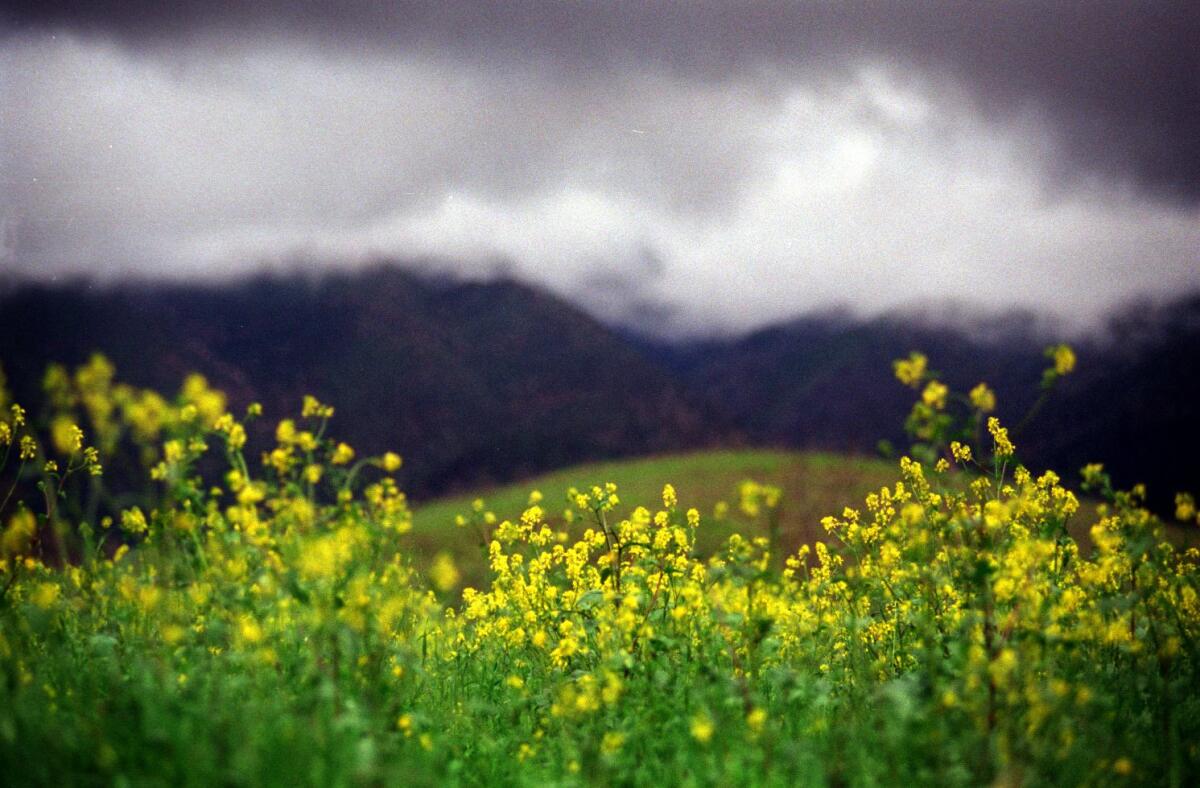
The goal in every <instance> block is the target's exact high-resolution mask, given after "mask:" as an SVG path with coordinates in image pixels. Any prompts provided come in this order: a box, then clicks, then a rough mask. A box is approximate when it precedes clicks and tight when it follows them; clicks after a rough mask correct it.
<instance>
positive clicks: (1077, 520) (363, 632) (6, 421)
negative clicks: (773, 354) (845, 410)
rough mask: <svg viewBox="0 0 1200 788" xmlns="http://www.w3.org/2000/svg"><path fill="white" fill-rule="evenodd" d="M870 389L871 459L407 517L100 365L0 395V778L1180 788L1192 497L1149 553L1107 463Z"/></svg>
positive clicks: (325, 426)
mask: <svg viewBox="0 0 1200 788" xmlns="http://www.w3.org/2000/svg"><path fill="white" fill-rule="evenodd" d="M1047 356H1048V359H1049V362H1048V363H1049V366H1048V368H1047V369H1046V372H1045V375H1044V377H1043V380H1042V390H1043V393H1044V396H1050V395H1052V391H1053V388H1054V385H1055V384H1056V382H1057V381H1058V380H1059V379H1060V378H1061V377H1063V376H1065V375H1068V374H1070V373H1071V372H1072V370H1073V368H1074V364H1075V359H1074V354H1073V353H1072V351H1071V350H1070V349H1069V348H1067V347H1066V346H1056V347H1054V348H1051V349H1049V350H1048V352H1047ZM893 371H894V373H895V377H896V378H897V382H895V383H893V385H902V386H908V387H910V388H911V389H912V393H913V400H914V404H913V409H912V412H911V414H910V416H909V420H908V424H907V427H908V429H909V432H910V434H911V436H912V440H913V445H912V447H911V451H910V452H909V454H908V455H907V456H904V457H902V458H901V459H899V460H898V461H896V462H891V461H887V462H885V461H882V460H876V459H868V458H854V457H839V456H834V455H828V454H821V453H803V452H783V451H769V450H730V451H711V452H700V453H694V454H687V455H679V456H662V457H652V458H646V459H635V460H623V461H619V462H610V463H599V464H593V465H585V466H579V467H575V468H569V469H565V470H563V471H560V472H556V473H552V474H549V475H545V476H542V477H538V478H535V479H531V480H528V481H527V482H524V483H521V484H518V485H512V486H506V487H501V488H496V489H491V490H482V491H479V492H478V493H477V494H469V495H463V496H458V497H453V498H449V499H445V500H440V501H434V502H430V503H427V504H424V505H422V506H420V507H417V508H416V509H415V511H414V509H413V507H411V506H410V504H409V501H408V498H407V497H406V496H405V494H404V492H403V491H402V490H401V489H400V488H399V485H398V484H397V482H396V480H395V476H396V473H397V472H398V471H399V470H400V468H401V467H402V464H403V460H402V458H401V457H400V456H399V454H397V453H394V452H387V453H384V454H382V455H379V456H367V457H364V456H359V455H358V453H357V452H356V451H355V449H354V448H353V447H352V446H350V445H348V444H347V443H345V442H342V441H340V440H339V439H338V438H337V436H336V435H334V434H331V431H330V429H331V428H330V425H331V417H332V416H333V414H334V406H333V405H329V404H326V403H322V402H319V401H317V400H316V399H314V398H312V397H307V398H305V399H304V401H303V402H302V403H297V405H298V406H299V407H298V412H297V413H296V414H292V415H290V416H289V415H287V414H270V417H271V418H272V419H273V421H272V423H273V425H274V427H273V430H272V435H273V440H272V441H271V443H270V445H268V446H264V447H257V448H256V450H253V451H252V450H251V448H250V447H249V446H248V430H247V425H248V424H250V423H251V422H254V421H256V420H259V419H264V418H268V415H267V414H264V413H263V409H262V408H261V406H259V405H256V404H252V405H250V406H249V407H248V408H246V409H245V410H244V411H241V412H237V413H234V412H232V411H231V410H230V409H229V407H228V398H227V397H226V396H225V395H224V394H223V393H222V392H220V391H217V390H215V389H212V388H211V387H209V385H208V383H207V381H205V380H204V379H203V378H202V377H199V376H191V377H189V378H187V379H186V380H185V382H184V384H183V386H182V387H181V389H180V390H179V392H178V393H177V394H174V395H171V396H165V395H162V394H159V393H157V392H154V391H150V390H146V389H138V388H136V387H133V386H129V385H125V384H122V383H120V382H118V379H117V378H116V374H115V370H114V369H113V368H112V366H111V365H110V364H108V363H107V361H106V360H105V359H103V358H102V357H95V358H93V359H92V361H90V362H89V363H88V364H86V365H84V366H82V367H79V368H78V369H75V370H68V369H66V368H63V367H57V366H56V367H51V368H50V369H49V370H48V371H47V373H46V376H45V380H44V390H45V395H46V401H45V403H43V404H40V405H39V406H38V407H37V408H36V409H34V408H32V407H30V408H27V407H25V406H24V405H22V404H18V403H15V402H12V401H11V398H10V397H9V396H8V395H7V393H6V391H5V389H4V387H3V385H2V380H0V408H2V409H3V420H2V421H0V524H2V525H3V533H2V535H0V775H3V778H4V783H5V784H6V785H64V784H86V785H92V784H94V785H213V784H223V785H281V786H282V785H287V786H294V785H319V786H357V785H364V786H371V785H584V784H595V785H652V784H653V785H659V784H671V785H676V784H679V785H730V784H737V785H813V786H840V785H876V784H885V785H893V784H922V785H924V784H933V785H978V784H995V785H1052V784H1053V785H1057V784H1073V785H1093V784H1099V785H1110V784H1156V785H1157V784H1162V785H1172V786H1182V785H1190V784H1195V783H1196V782H1197V781H1198V780H1200V694H1198V693H1197V690H1196V688H1197V687H1198V686H1200V572H1198V571H1197V567H1198V564H1200V550H1197V549H1196V547H1195V544H1196V540H1195V536H1194V534H1195V533H1196V530H1197V523H1198V515H1197V510H1196V505H1195V501H1194V498H1193V497H1192V496H1190V495H1188V494H1186V493H1182V492H1181V493H1180V495H1179V496H1178V497H1177V498H1176V501H1175V502H1176V506H1175V511H1174V512H1171V513H1169V514H1172V515H1174V518H1173V519H1176V520H1179V521H1181V522H1180V523H1177V524H1174V525H1169V524H1167V523H1165V522H1164V521H1163V520H1162V519H1161V518H1160V517H1158V516H1156V515H1155V514H1154V513H1152V512H1150V511H1149V510H1148V509H1147V508H1146V507H1145V505H1144V500H1145V491H1144V490H1142V489H1139V488H1134V489H1132V490H1119V489H1114V488H1113V486H1112V484H1111V481H1110V479H1109V477H1108V475H1107V474H1106V473H1105V471H1104V468H1103V467H1102V466H1101V465H1089V466H1087V467H1086V468H1083V469H1062V470H1061V472H1060V473H1055V472H1053V471H1048V470H1045V469H1026V468H1025V467H1023V466H1022V465H1021V463H1020V459H1019V458H1020V454H1019V450H1020V447H1019V440H1020V438H1019V437H1016V436H1019V433H1015V431H1014V433H1015V435H1014V434H1010V431H1009V427H1008V426H1007V425H1005V424H1003V423H1001V422H1000V420H999V419H997V418H996V417H995V416H994V415H993V413H994V410H995V407H996V401H995V400H996V397H995V394H994V392H993V391H992V390H991V389H990V388H989V387H988V386H987V385H986V384H984V383H980V384H979V385H978V386H976V387H974V388H973V389H971V390H970V391H968V392H964V393H957V392H953V391H951V390H950V389H949V388H948V387H947V386H946V385H944V384H943V383H942V382H941V381H940V380H938V379H937V378H936V377H935V376H934V375H933V374H931V373H930V372H929V368H928V366H927V360H926V359H925V357H924V356H921V355H920V354H916V353H914V354H912V355H911V356H910V357H908V358H906V359H901V360H899V361H897V362H896V363H895V365H894V369H893ZM414 448H415V449H417V450H419V447H414ZM1185 529H1191V530H1185Z"/></svg>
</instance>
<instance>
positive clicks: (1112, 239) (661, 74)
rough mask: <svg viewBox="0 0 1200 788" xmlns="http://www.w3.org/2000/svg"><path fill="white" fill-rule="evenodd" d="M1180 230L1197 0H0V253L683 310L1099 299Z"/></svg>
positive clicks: (1194, 193)
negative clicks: (399, 281) (400, 278)
mask: <svg viewBox="0 0 1200 788" xmlns="http://www.w3.org/2000/svg"><path fill="white" fill-rule="evenodd" d="M167 6H169V9H168V8H166V7H167ZM1198 250H1200V4H1196V3H1187V2H1175V1H1174V0H1171V1H1169V2H1162V3H1136V2H1129V1H1128V0H1124V1H1122V2H1111V3H1108V2H1092V3H1076V2H1066V0H1048V1H1047V2H1044V3H1016V2H1008V3H976V2H928V3H915V2H910V3H787V4H773V3H762V2H744V3H743V2H735V1H734V0H724V1H723V2H712V3H706V2H694V1H693V2H678V3H626V2H616V1H615V0H607V1H606V2H597V3H584V2H559V3H549V2H546V3H531V2H509V3H504V4H494V5H493V4H487V3H475V2H457V3H455V2H411V3H403V2H399V3H397V2H384V1H382V0H361V1H360V2H352V1H350V0H340V1H339V2H326V3H316V2H296V3H286V2H283V1H282V0H258V1H257V2H256V1H254V0H247V1H246V2H232V1H224V2H223V1H222V0H194V1H193V0H185V1H184V2H175V3H159V2H154V1H153V0H141V1H138V0H133V1H130V2H106V1H105V0H80V2H76V3H73V2H66V3H59V2H46V1H45V0H43V1H42V2H37V1H35V2H30V3H22V2H18V3H7V2H5V3H2V4H0V272H2V273H4V274H18V275H26V276H36V277H40V278H62V277H64V276H67V275H70V274H74V273H79V272H85V273H89V274H92V275H95V276H97V277H104V278H113V277H121V276H127V275H140V276H153V277H173V278H179V277H208V278H212V277H228V276H231V275H238V274H241V273H245V272H247V271H252V270H255V269H257V268H260V267H263V266H267V267H282V268H286V267H289V266H293V265H304V266H314V265H317V266H324V265H336V266H354V265H361V264H363V263H364V262H371V261H377V260H380V259H395V260H401V261H414V260H417V261H421V264H422V265H425V266H432V267H435V268H439V269H445V270H450V271H454V272H458V273H460V274H463V275H467V276H489V275H494V274H497V273H503V274H508V275H515V276H517V277H519V278H523V279H527V280H530V281H533V282H537V283H540V284H542V285H545V286H548V287H550V288H551V289H553V290H555V291H556V292H559V293H561V294H564V295H566V296H568V297H570V298H572V299H574V300H576V301H577V302H579V303H581V304H583V305H584V306H586V307H588V308H590V309H592V310H593V311H595V312H597V313H598V314H601V315H602V316H605V317H608V318H614V319H619V320H627V321H632V322H635V323H637V324H639V325H642V326H643V327H651V328H654V329H656V330H660V331H664V332H680V331H683V332H689V331H690V332H694V331H712V330H740V329H745V328H749V327H753V326H757V325H762V324H764V323H767V322H770V321H773V320H778V319H783V318H787V317H790V316H794V315H795V314H797V313H799V312H803V311H806V310H811V309H820V308H825V307H829V306H833V305H838V304H846V305H849V306H851V307H853V308H855V309H857V310H861V311H863V312H867V313H870V312H876V311H879V310H884V309H889V308H893V307H897V306H905V305H909V304H911V303H914V302H917V303H921V302H924V303H928V302H930V301H939V300H942V299H955V300H959V301H969V302H977V303H979V304H981V305H983V306H984V307H986V308H988V309H997V308H1003V307H1007V306H1026V307H1028V306H1032V307H1035V308H1038V309H1043V310H1047V311H1049V312H1051V313H1053V314H1057V315H1059V316H1061V317H1064V318H1067V319H1069V320H1087V319H1092V318H1095V317H1097V316H1099V315H1101V314H1103V313H1104V311H1105V310H1106V309H1108V308H1110V307H1111V306H1112V305H1113V304H1115V303H1118V302H1121V301H1123V300H1125V299H1127V298H1129V297H1131V296H1134V295H1142V294H1149V295H1156V296H1162V295H1170V294H1176V293H1179V292H1180V291H1182V290H1185V289H1189V288H1196V287H1200V251H1198Z"/></svg>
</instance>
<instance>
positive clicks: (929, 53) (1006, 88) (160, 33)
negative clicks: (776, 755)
mask: <svg viewBox="0 0 1200 788" xmlns="http://www.w3.org/2000/svg"><path fill="white" fill-rule="evenodd" d="M6 16H7V18H8V24H9V26H10V27H11V28H12V29H13V30H15V31H17V32H18V34H19V33H21V32H22V31H24V32H26V33H28V32H29V31H31V30H52V29H59V28H67V29H73V30H77V31H85V32H97V33H101V34H105V35H111V36H114V37H116V38H117V39H118V40H120V41H122V42H124V43H125V44H127V45H129V46H132V47H135V48H153V47H159V48H165V49H172V48H175V47H177V46H178V45H179V43H180V42H184V43H191V44H198V45H201V46H206V45H212V43H213V42H214V41H217V40H228V39H229V38H239V39H244V38H248V37H260V38H261V37H263V36H275V37H286V38H292V39H294V38H304V39H308V40H312V41H315V42H318V43H319V45H327V46H349V47H362V46H364V45H366V46H371V47H382V48H386V49H392V50H400V51H413V50H427V49H433V50H438V51H443V52H445V51H450V52H453V55H454V57H455V58H457V59H459V60H472V61H475V62H476V63H478V64H485V65H487V67H489V68H497V69H500V70H504V69H506V68H512V67H513V64H530V63H541V64H543V65H544V66H545V67H547V68H553V69H554V70H555V73H557V74H559V75H572V76H582V75H587V74H591V73H594V72H595V71H596V70H597V69H601V70H614V69H615V70H618V71H620V70H625V69H628V68H631V67H632V68H636V69H645V68H649V69H655V70H665V71H667V72H668V73H670V74H672V75H674V76H675V77H678V78H684V79H717V80H723V79H725V78H727V77H728V75H730V74H731V73H744V72H754V71H761V70H764V69H766V70H769V71H775V72H777V73H779V72H782V73H786V72H788V71H791V70H793V69H796V68H804V69H809V70H816V71H819V72H821V73H824V74H827V75H831V74H836V73H838V72H843V73H844V72H846V71H847V70H850V71H852V70H853V69H854V68H855V66H856V64H857V63H858V62H860V61H861V60H862V59H864V58H867V59H874V60H877V61H883V62H888V63H891V64H893V65H896V66H899V67H901V68H908V67H915V68H919V69H922V70H924V71H926V72H928V73H937V74H947V75H951V76H952V77H953V78H955V79H956V80H958V81H959V83H960V84H961V85H962V86H963V87H964V88H965V89H966V90H967V91H968V92H969V93H970V94H971V95H972V96H973V98H974V99H975V100H976V101H977V102H978V103H979V105H980V106H981V108H983V109H984V111H989V112H993V113H1005V114H1008V113H1012V112H1018V111H1023V110H1025V109H1026V108H1029V107H1033V108H1036V109H1037V110H1038V111H1039V112H1041V113H1043V114H1044V115H1045V117H1046V118H1047V119H1048V120H1049V121H1050V123H1051V125H1052V127H1053V130H1054V131H1055V132H1056V143H1057V145H1058V147H1059V148H1060V154H1061V161H1059V162H1058V164H1059V165H1060V166H1061V167H1062V168H1064V170H1067V171H1070V170H1074V169H1077V168H1083V169H1085V170H1089V171H1090V170H1095V171H1098V172H1101V173H1102V174H1105V175H1109V176H1113V177H1120V178H1128V179H1131V180H1132V181H1133V182H1134V183H1136V184H1137V185H1138V186H1140V187H1142V188H1144V189H1145V190H1147V191H1149V192H1151V193H1153V194H1155V195H1158V196H1167V197H1170V198H1174V199H1182V200H1187V201H1188V202H1192V203H1194V202H1196V201H1197V200H1200V46H1198V45H1197V42H1198V41H1200V6H1197V5H1196V4H1193V3H1181V2H1130V1H1129V0H1096V1H1095V2H1089V3H1061V2H1053V1H1052V0H1051V1H1050V2H1027V1H1025V2H1022V1H1010V2H994V3H978V2H972V1H970V0H934V1H931V2H923V3H901V2H895V3H825V2H783V3H771V2H760V1H755V2H736V1H735V0H720V1H713V2H689V3H663V2H659V3H655V2H644V3H613V2H579V3H574V2H572V3H556V2H530V1H529V0H524V1H522V0H515V1H514V2H506V3H492V2H484V1H483V0H468V1H467V2H463V1H462V0H460V1H459V2H450V3H447V2H444V1H442V0H428V1H427V2H387V3H382V2H377V0H341V1H340V2H328V3H326V2H313V3H295V2H284V1H283V0H259V1H256V0H242V1H240V2H230V1H229V0H225V2H206V1H205V0H182V2H174V3H156V2H151V0H124V1H121V2H107V1H106V0H96V1H95V2H92V1H89V0H78V1H77V2H53V1H52V0H51V1H50V2H40V1H35V2H16V3H11V4H9V6H8V8H7V14H6ZM547 64H548V65H547ZM1064 174H1065V173H1064Z"/></svg>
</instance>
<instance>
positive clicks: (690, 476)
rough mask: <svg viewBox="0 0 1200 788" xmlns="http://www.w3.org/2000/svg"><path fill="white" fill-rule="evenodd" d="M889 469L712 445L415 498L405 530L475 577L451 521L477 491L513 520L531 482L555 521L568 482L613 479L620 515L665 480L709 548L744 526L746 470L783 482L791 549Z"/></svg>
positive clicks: (784, 533)
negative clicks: (722, 513)
mask: <svg viewBox="0 0 1200 788" xmlns="http://www.w3.org/2000/svg"><path fill="white" fill-rule="evenodd" d="M896 478H897V476H896V468H895V465H894V464H893V463H891V462H888V461H884V460H880V459H875V458H869V457H855V456H843V455H837V454H829V453H822V452H796V451H777V450H771V449H754V450H716V451H705V452H693V453H688V454H677V455H666V456H659V457H646V458H638V459H632V460H623V461H612V462H600V463H588V464H584V465H577V466H574V467H570V468H564V469H562V470H558V471H555V472H553V473H548V474H544V475H541V476H536V477H534V478H531V479H528V480H526V481H523V482H518V483H515V484H511V485H505V486H502V487H495V488H492V489H486V490H480V491H477V492H474V493H471V494H466V495H458V496H453V497H448V498H444V499H441V500H437V501H432V502H430V503H428V504H426V505H424V506H418V507H417V508H416V511H415V515H414V520H413V533H412V539H413V543H414V546H415V547H416V549H417V551H418V552H420V553H422V554H424V555H432V554H435V553H438V552H441V551H446V552H449V553H450V554H451V555H453V556H454V558H455V561H456V562H457V563H458V565H459V567H460V569H461V570H462V571H463V574H464V578H465V581H466V582H474V581H475V580H476V579H478V578H480V577H481V576H482V571H481V570H482V567H483V562H482V555H481V553H482V551H481V548H480V545H479V541H478V538H477V537H476V536H475V534H474V532H473V531H471V530H470V529H467V528H458V527H456V526H455V517H456V516H457V515H458V514H466V513H469V512H471V510H472V502H473V501H474V500H475V499H476V498H483V499H484V501H485V503H486V509H487V510H488V511H491V512H494V513H495V515H496V517H497V518H498V519H499V520H504V519H513V518H516V517H518V516H520V514H521V512H522V511H523V510H524V509H525V508H526V506H527V504H528V500H529V493H530V491H532V490H537V491H539V492H541V493H542V494H543V496H544V499H543V501H542V503H541V506H542V507H543V508H545V509H546V510H547V511H548V512H550V513H552V514H559V518H558V519H557V521H558V522H561V510H562V509H564V508H565V507H566V498H565V494H566V491H567V490H568V489H569V488H571V487H581V488H582V487H587V486H591V485H593V484H604V483H606V482H614V483H615V484H616V485H617V487H618V489H619V495H620V497H621V501H622V505H621V506H620V507H618V510H617V514H618V515H619V516H624V515H627V514H628V513H629V512H630V511H631V510H632V509H633V507H635V506H638V505H645V506H652V505H654V504H655V503H656V502H658V501H659V500H660V498H661V494H662V485H663V483H664V482H670V483H671V484H673V485H674V486H675V488H676V490H677V491H678V493H679V500H680V502H681V504H683V505H686V506H695V507H697V508H698V509H699V510H700V513H701V518H702V520H701V526H700V531H699V535H698V538H699V544H700V547H701V549H702V550H711V549H713V548H714V547H716V546H718V545H719V544H720V543H721V542H723V541H724V540H725V539H726V538H727V537H728V536H729V535H730V534H731V533H733V532H734V531H735V530H740V531H741V532H742V533H746V519H745V518H744V517H743V516H742V515H741V513H740V512H738V511H737V486H738V485H739V484H740V483H741V482H742V481H744V480H746V479H753V480H754V481H757V482H761V483H764V484H771V485H775V486H778V487H780V488H781V489H782V490H783V502H782V504H781V515H780V530H781V537H782V543H783V545H784V546H785V547H786V548H787V549H789V550H791V549H794V548H795V547H798V546H799V545H800V544H803V543H806V542H811V541H813V540H814V539H818V538H822V537H823V536H824V534H823V532H822V529H821V526H820V520H821V518H822V517H824V516H825V515H828V514H836V513H839V512H841V510H842V508H843V507H845V506H847V505H857V504H859V503H861V501H862V499H863V496H865V495H866V494H867V493H868V492H870V491H871V490H873V489H878V488H879V487H880V486H882V485H885V484H890V483H892V482H894V481H895V479H896ZM719 501H725V502H726V503H728V504H729V514H728V515H727V516H726V517H725V518H722V519H721V520H716V519H714V516H713V513H714V508H715V507H716V506H717V504H718V502H719Z"/></svg>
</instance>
